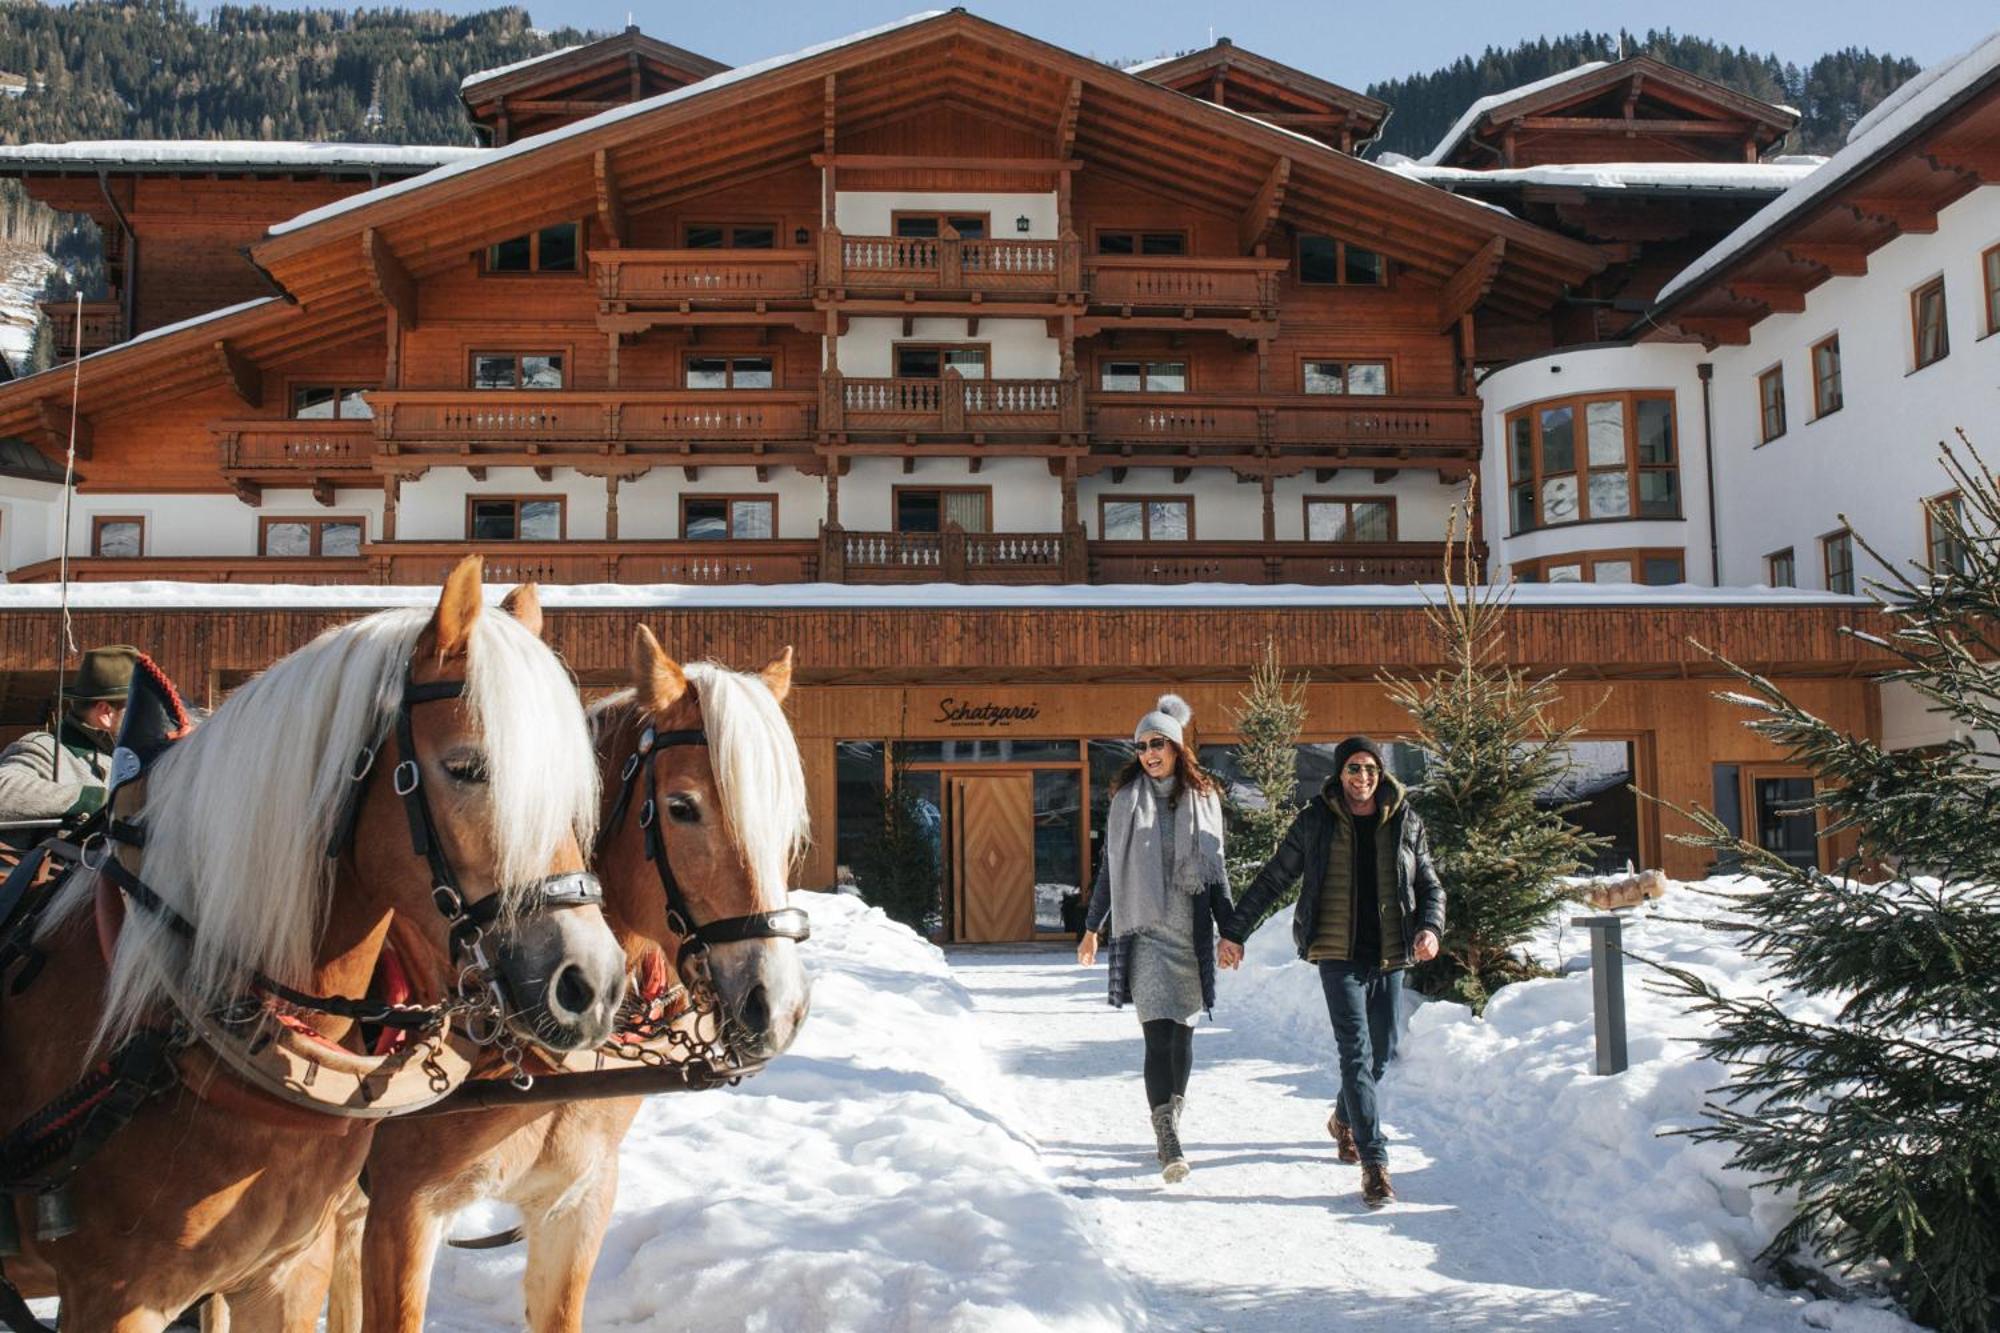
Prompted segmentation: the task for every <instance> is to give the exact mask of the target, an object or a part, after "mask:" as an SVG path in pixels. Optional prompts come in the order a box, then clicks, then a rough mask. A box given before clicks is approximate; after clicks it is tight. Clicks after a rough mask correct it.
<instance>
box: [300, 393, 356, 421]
mask: <svg viewBox="0 0 2000 1333" xmlns="http://www.w3.org/2000/svg"><path fill="white" fill-rule="evenodd" d="M370 387H372V386H370ZM367 394H368V389H367V388H363V387H358V386H349V385H335V384H294V385H293V386H292V416H293V418H294V419H295V420H298V421H334V420H339V421H366V420H368V419H369V418H371V417H373V416H374V415H375V409H374V408H372V407H370V406H368V398H367Z"/></svg>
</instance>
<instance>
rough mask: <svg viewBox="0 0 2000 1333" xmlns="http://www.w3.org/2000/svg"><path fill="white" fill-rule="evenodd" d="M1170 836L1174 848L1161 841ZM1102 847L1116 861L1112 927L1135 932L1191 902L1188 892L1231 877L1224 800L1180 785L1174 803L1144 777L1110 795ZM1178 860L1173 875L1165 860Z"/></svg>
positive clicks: (1170, 862) (1192, 893) (1200, 890)
mask: <svg viewBox="0 0 2000 1333" xmlns="http://www.w3.org/2000/svg"><path fill="white" fill-rule="evenodd" d="M1163 839H1171V842H1172V847H1171V855H1169V854H1168V851H1167V850H1166V849H1163V848H1162V846H1161V842H1162V840H1163ZM1104 854H1105V856H1106V857H1107V858H1109V859H1108V861H1107V864H1108V865H1109V866H1110V868H1111V929H1112V931H1113V932H1115V933H1116V934H1119V935H1131V934H1135V933H1136V932H1138V931H1141V930H1144V929H1146V928H1147V927H1149V926H1156V925H1159V924H1161V923H1163V922H1166V921H1168V920H1170V919H1171V918H1172V917H1174V916H1178V915H1179V914H1180V913H1183V912H1185V911H1187V910H1188V899H1190V898H1193V897H1195V896H1196V895H1198V894H1201V893H1203V892H1205V891H1206V890H1207V888H1208V886H1209V885H1210V884H1222V883H1227V882H1228V876H1227V871H1225V870H1224V868H1223V863H1222V801H1221V800H1220V798H1218V797H1217V796H1216V794H1215V793H1214V792H1206V793H1197V792H1194V791H1192V790H1188V789H1185V788H1184V789H1183V790H1182V792H1181V799H1180V803H1179V804H1178V805H1174V806H1169V805H1168V804H1167V802H1166V801H1165V800H1164V799H1162V798H1161V797H1160V796H1158V795H1157V794H1156V793H1155V792H1154V789H1153V783H1152V782H1151V781H1150V780H1149V779H1147V778H1145V777H1143V776H1142V777H1140V778H1138V779H1135V780H1134V781H1132V782H1128V783H1127V784H1125V786H1124V787H1122V788H1120V789H1119V792H1118V794H1117V795H1116V796H1114V797H1112V798H1111V813H1110V816H1109V818H1108V820H1107V827H1106V842H1105V847H1104ZM1168 865H1171V866H1172V867H1173V877H1172V882H1171V883H1169V882H1168V877H1167V866H1168Z"/></svg>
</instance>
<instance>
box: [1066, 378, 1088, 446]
mask: <svg viewBox="0 0 2000 1333" xmlns="http://www.w3.org/2000/svg"><path fill="white" fill-rule="evenodd" d="M1061 392H1062V416H1061V420H1062V433H1063V434H1065V435H1071V436H1076V437H1079V438H1080V437H1081V436H1082V435H1083V432H1084V423H1083V381H1082V379H1081V378H1080V377H1079V376H1077V375H1075V374H1071V375H1067V376H1065V377H1064V378H1063V381H1062V390H1061Z"/></svg>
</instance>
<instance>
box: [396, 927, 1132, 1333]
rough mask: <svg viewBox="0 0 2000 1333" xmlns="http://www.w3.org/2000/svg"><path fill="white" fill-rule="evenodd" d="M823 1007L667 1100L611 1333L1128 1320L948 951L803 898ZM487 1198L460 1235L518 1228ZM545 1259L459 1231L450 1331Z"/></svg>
mask: <svg viewBox="0 0 2000 1333" xmlns="http://www.w3.org/2000/svg"><path fill="white" fill-rule="evenodd" d="M794 901H795V902H797V903H799V904H801V905H802V906H804V907H805V908H806V909H807V911H808V912H810V914H811V916H812V932H813V933H812V940H811V941H810V942H809V943H808V944H807V945H806V946H805V949H806V957H807V960H808V965H809V967H810V969H811V971H812V973H813V1000H812V1014H811V1017H810V1018H809V1019H808V1020H807V1022H806V1025H805V1027H804V1029H803V1031H802V1033H801V1035H800V1037H799V1040H798V1042H797V1044H795V1045H794V1046H793V1047H792V1049H791V1050H790V1051H789V1052H787V1053H786V1054H785V1055H784V1056H783V1057H781V1058H780V1059H779V1060H777V1061H776V1062H774V1063H773V1064H772V1065H770V1066H769V1067H768V1068H767V1069H766V1070H765V1071H764V1072H763V1073H761V1074H759V1075H757V1076H756V1077H755V1078H753V1079H750V1080H748V1081H747V1082H745V1083H744V1084H742V1085H741V1086H740V1087H738V1088H735V1089H730V1090H723V1091H717V1092H703V1093H690V1094H678V1095H669V1096H663V1097H655V1098H653V1099H651V1100H650V1101H649V1102H648V1103H647V1105H646V1108H645V1110H644V1111H643V1112H642V1113H641V1114H640V1117H639V1120H638V1123H637V1124H636V1125H635V1126H634V1127H633V1131H632V1133H631V1135H630V1137H628V1138H627V1139H626V1141H625V1147H624V1152H623V1154H622V1157H621V1172H622V1175H621V1178H620V1181H619V1187H618V1205H617V1213H616V1216H615V1218H614V1220H613V1222H612V1225H611V1232H610V1235H609V1237H608V1238H607V1240H606V1243H605V1247H604V1254H603V1257H602V1258H601V1259H600V1260H599V1262H598V1266H597V1272H596V1276H595V1278H594V1280H593V1281H592V1284H591V1288H590V1297H589V1303H588V1307H587V1310H586V1315H587V1318H586V1324H587V1326H588V1327H591V1328H621V1329H626V1328H631V1329H704V1330H705V1329H745V1330H787V1331H789V1330H817V1329H854V1330H868V1333H877V1331H878V1330H903V1329H907V1330H925V1333H930V1331H931V1330H940V1331H941V1330H958V1329H963V1330H973V1329H977V1330H1016V1329H1018V1330H1024V1331H1025V1330H1031V1329H1055V1330H1076V1331H1077V1333H1082V1331H1083V1330H1097V1329H1107V1330H1108V1329H1119V1328H1125V1327H1129V1326H1130V1325H1131V1322H1132V1321H1131V1319H1130V1317H1129V1313H1130V1312H1131V1311H1132V1310H1133V1309H1134V1308H1135V1306H1136V1301H1135V1296H1134V1291H1133V1288H1132V1286H1131V1284H1130V1283H1129V1282H1128V1281H1127V1279H1126V1278H1124V1277H1123V1276H1122V1275H1121V1274H1119V1273H1117V1272H1116V1271H1114V1270H1112V1269H1110V1268H1108V1267H1106V1266H1105V1264H1104V1263H1103V1262H1102V1260H1101V1259H1100V1258H1099V1257H1098V1255H1097V1252H1096V1250H1095V1249H1094V1247H1093V1246H1092V1244H1091V1242H1090V1239H1089V1238H1088V1236H1087V1235H1086V1234H1085V1233H1084V1231H1083V1229H1082V1227H1081V1226H1080V1224H1079V1221H1078V1218H1077V1215H1076V1212H1075V1209H1074V1208H1073V1207H1072V1205H1071V1204H1070V1203H1069V1201H1068V1200H1066V1199H1065V1198H1064V1197H1063V1196H1062V1195H1061V1194H1060V1193H1058V1192H1057V1190H1056V1189H1055V1187H1054V1185H1053V1184H1052V1182H1051V1181H1050V1179H1049V1176H1048V1174H1047V1172H1046V1171H1045V1170H1044V1168H1043V1166H1042V1163H1041V1161H1040V1159H1039V1158H1038V1156H1037V1154H1036V1150H1035V1145H1034V1143H1033V1142H1032V1141H1031V1140H1030V1139H1029V1138H1028V1136H1027V1135H1026V1134H1025V1133H1024V1132H1023V1131H1022V1129H1021V1127H1020V1126H1021V1114H1020V1112H1019V1110H1018V1109H1017V1108H1016V1106H1015V1104H1014V1099H1013V1097H1012V1096H1011V1095H1010V1092H1009V1090H1008V1089H1007V1087H1006V1086H1005V1085H1004V1082H1003V1080H1002V1079H1001V1078H1000V1076H999V1074H998V1071H997V1070H996V1069H995V1067H994V1065H993V1063H992V1060H991V1058H990V1057H989V1056H988V1055H987V1054H986V1052H985V1051H984V1050H983V1049H982V1048H981V1046H980V1044H979V1041H978V1037H977V1034H976V1032H975V1031H974V1026H973V1020H972V1017H971V1011H970V1006H971V1001H970V997H969V996H968V995H967V994H966V992H965V990H964V988H963V987H962V986H960V985H959V984H958V982H957V981H956V980H954V979H953V976H952V974H951V969H950V967H949V966H948V965H947V964H946V963H945V961H944V957H943V955H942V954H941V953H939V951H938V950H937V949H936V948H934V947H933V946H931V945H929V944H927V943H924V942H922V941H920V940H919V939H917V937H916V936H915V935H914V934H912V933H911V932H910V931H908V930H906V929H904V928H903V927H901V926H898V925H895V924H893V923H892V922H890V921H889V920H888V919H887V918H885V917H884V916H883V915H882V914H881V913H880V912H879V911H876V910H874V909H871V908H867V907H864V906H863V905H862V904H861V903H860V901H859V900H858V899H855V898H851V897H842V896H838V895H833V894H817V893H805V894H799V895H797V896H796V897H795V899H794ZM509 1220H510V1219H509V1217H508V1215H507V1214H506V1213H504V1212H501V1211H490V1212H484V1213H481V1214H479V1215H477V1216H475V1215H472V1214H467V1215H465V1216H463V1217H461V1218H460V1219H459V1220H458V1222H457V1223H456V1224H455V1228H454V1234H459V1235H477V1234H482V1233H483V1231H486V1230H491V1229H492V1226H491V1225H489V1224H493V1223H498V1224H502V1225H504V1224H506V1223H507V1222H508V1221H509ZM521 1264H522V1254H521V1251H520V1250H519V1248H518V1247H517V1248H515V1249H512V1250H500V1251H487V1252H468V1251H459V1250H444V1251H443V1252H442V1253H441V1254H440V1256H439V1260H438V1267H437V1273H436V1277H435V1279H434V1281H433V1283H432V1288H431V1291H432V1296H431V1305H430V1319H429V1320H428V1321H427V1325H426V1326H427V1327H429V1328H433V1329H440V1330H467V1331H468V1333H469V1331H470V1330H481V1331H482V1333H484V1331H486V1330H491V1329H494V1328H512V1327H517V1326H518V1325H519V1320H520V1314H519V1310H520V1289H521V1288H520V1275H521Z"/></svg>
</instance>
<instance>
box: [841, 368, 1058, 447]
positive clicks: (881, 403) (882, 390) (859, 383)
mask: <svg viewBox="0 0 2000 1333" xmlns="http://www.w3.org/2000/svg"><path fill="white" fill-rule="evenodd" d="M820 417H821V423H822V425H823V426H824V427H825V428H826V429H827V430H831V431H852V432H867V431H882V432H895V433H905V434H930V435H989V434H996V435H1023V434H1035V435H1049V434H1076V433H1078V432H1080V431H1081V430H1082V428H1083V404H1082V395H1081V394H1080V393H1079V391H1078V388H1077V383H1076V381H1075V380H1073V379H1071V380H1062V379H1035V380H972V379H962V378H960V376H959V375H958V373H957V372H956V371H947V372H946V373H945V375H944V377H943V378H942V379H934V380H933V379H863V378H851V377H848V376H845V375H842V374H840V373H838V372H830V373H828V374H827V375H825V376H824V377H823V388H822V393H821V410H820Z"/></svg>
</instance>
